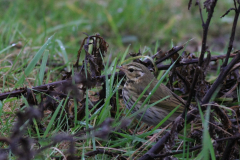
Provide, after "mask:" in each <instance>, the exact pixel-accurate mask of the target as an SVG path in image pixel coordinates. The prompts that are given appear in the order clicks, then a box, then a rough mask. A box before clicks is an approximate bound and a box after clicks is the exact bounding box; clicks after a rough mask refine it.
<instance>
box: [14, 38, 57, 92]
mask: <svg viewBox="0 0 240 160" xmlns="http://www.w3.org/2000/svg"><path fill="white" fill-rule="evenodd" d="M53 36H54V35H52V36H51V37H49V38H48V40H47V41H46V42H45V44H44V45H43V46H42V47H41V48H40V49H39V50H38V52H37V53H36V55H35V56H34V57H33V59H32V61H31V62H30V63H29V64H28V66H27V68H26V69H25V70H24V74H23V75H22V77H21V78H20V80H19V81H18V82H17V83H16V85H15V88H17V87H18V86H19V85H20V84H22V83H23V81H24V77H25V76H28V75H29V74H30V73H31V72H32V70H33V69H34V67H35V66H36V64H37V62H38V61H39V60H40V58H41V56H42V54H43V52H44V51H45V49H46V48H47V46H48V44H49V43H50V42H51V40H52V38H53Z"/></svg>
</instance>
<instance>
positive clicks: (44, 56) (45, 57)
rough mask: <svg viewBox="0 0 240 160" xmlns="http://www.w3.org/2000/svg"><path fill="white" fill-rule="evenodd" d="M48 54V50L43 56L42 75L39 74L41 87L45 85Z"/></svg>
mask: <svg viewBox="0 0 240 160" xmlns="http://www.w3.org/2000/svg"><path fill="white" fill-rule="evenodd" d="M48 54H49V51H48V50H46V51H45V53H44V54H43V59H42V64H41V66H40V73H39V85H42V83H43V78H44V72H45V68H46V64H47V60H48Z"/></svg>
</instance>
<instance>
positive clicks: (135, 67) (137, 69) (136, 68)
mask: <svg viewBox="0 0 240 160" xmlns="http://www.w3.org/2000/svg"><path fill="white" fill-rule="evenodd" d="M128 68H129V69H130V68H132V69H134V70H136V71H142V69H139V67H137V66H129V67H128Z"/></svg>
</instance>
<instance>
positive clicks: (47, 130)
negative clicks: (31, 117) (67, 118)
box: [43, 100, 63, 138]
mask: <svg viewBox="0 0 240 160" xmlns="http://www.w3.org/2000/svg"><path fill="white" fill-rule="evenodd" d="M62 103H63V100H62V101H61V102H60V103H59V105H58V107H57V109H56V110H55V112H54V113H53V116H52V118H51V120H50V122H49V123H48V126H47V128H46V131H45V132H44V134H43V138H46V137H47V134H48V133H49V131H50V129H51V128H52V126H53V124H54V121H55V119H56V117H57V115H58V112H59V110H60V108H61V107H62Z"/></svg>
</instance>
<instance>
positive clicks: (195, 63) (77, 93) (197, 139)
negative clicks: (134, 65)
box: [0, 0, 240, 160]
mask: <svg viewBox="0 0 240 160" xmlns="http://www.w3.org/2000/svg"><path fill="white" fill-rule="evenodd" d="M217 2H218V1H217V0H207V1H205V2H204V9H205V10H206V11H207V13H208V17H207V19H206V20H204V18H203V16H202V7H201V5H200V3H198V2H196V6H198V7H199V12H200V17H201V20H202V28H203V34H202V46H201V54H200V56H199V57H196V56H195V54H194V53H188V52H187V51H184V52H183V54H179V51H181V50H183V49H184V45H182V46H175V47H173V48H171V49H170V50H169V51H166V52H164V51H161V50H158V52H157V53H156V54H155V55H153V56H152V57H151V58H152V59H154V63H155V64H152V62H151V61H150V60H149V59H147V60H141V59H140V58H136V57H138V56H140V57H141V52H140V51H139V52H138V53H136V54H131V56H132V57H135V58H134V61H135V62H139V63H142V64H144V65H145V66H147V67H148V68H149V69H150V70H155V71H156V68H157V70H158V71H160V70H168V71H169V69H171V70H170V72H169V73H170V74H169V82H168V86H169V87H170V89H172V90H175V91H178V92H180V93H181V95H182V97H183V98H185V99H186V100H187V103H186V105H185V111H184V112H183V113H182V115H180V116H179V117H178V118H177V119H176V120H175V121H174V123H173V124H172V126H170V127H169V130H165V131H163V133H162V135H161V136H160V137H158V141H157V142H156V144H153V145H151V147H147V149H146V150H147V152H145V150H140V151H139V152H140V153H139V154H138V155H136V154H135V153H134V154H132V155H131V156H126V155H124V153H123V152H122V151H120V149H119V148H116V150H111V149H108V147H107V145H106V146H104V147H105V148H97V149H95V150H93V149H91V150H92V151H89V152H87V153H84V154H83V155H81V154H80V155H79V151H78V147H76V143H82V142H83V141H87V139H88V138H89V137H97V138H99V139H103V140H107V139H108V140H111V138H112V139H114V136H116V137H120V138H121V135H120V134H116V133H115V132H117V131H119V132H120V133H122V132H125V131H126V132H128V129H129V128H128V125H129V120H128V119H122V120H121V122H120V124H119V125H118V126H113V125H112V123H113V121H114V118H115V117H116V116H117V115H116V114H117V113H118V114H123V113H122V112H121V113H120V112H118V111H117V110H118V108H117V107H118V103H119V102H118V101H119V99H118V97H121V90H120V89H119V90H118V87H116V92H113V94H112V96H110V98H109V99H108V97H109V93H107V92H108V91H107V90H106V88H107V84H106V83H109V82H108V79H110V78H112V83H113V84H114V86H118V85H119V84H124V83H123V81H124V79H123V77H124V74H123V73H122V72H115V73H107V72H104V70H105V66H108V65H109V64H108V63H105V62H104V61H103V57H104V56H106V57H107V56H108V55H107V50H108V44H107V42H106V41H105V40H104V38H103V37H101V36H100V35H93V36H87V37H86V38H85V39H84V40H83V41H82V44H81V46H80V49H79V51H78V55H77V61H76V63H75V64H74V68H75V70H74V71H71V72H67V73H66V74H65V76H64V77H63V79H62V80H60V81H56V82H52V83H49V84H45V85H41V86H35V87H32V88H19V89H16V90H12V91H9V92H4V93H1V94H0V100H1V101H3V100H4V99H7V98H10V97H18V98H20V97H21V96H22V95H24V97H25V98H26V101H27V103H28V107H25V108H24V110H22V111H19V112H17V113H16V115H17V119H16V123H15V124H14V127H13V128H12V132H11V135H10V136H9V137H0V142H1V143H3V144H4V145H5V146H8V147H7V148H1V149H0V157H3V158H6V157H7V155H8V154H9V153H10V152H11V153H12V154H13V155H14V156H16V157H18V158H19V159H32V158H33V157H36V156H37V155H39V154H41V153H42V152H43V151H44V150H47V149H48V148H51V147H53V146H55V145H56V144H61V143H66V142H67V143H68V145H67V150H66V151H65V152H64V154H59V155H58V158H60V159H65V158H67V159H74V158H75V159H81V158H82V156H84V157H86V158H87V157H92V156H95V155H98V154H106V155H108V156H109V157H116V158H117V159H128V158H134V159H135V158H136V159H137V158H139V159H141V160H144V159H154V158H166V157H170V156H172V155H177V154H184V153H186V155H187V153H188V156H189V157H191V154H189V152H195V154H194V155H197V156H198V157H200V158H203V157H205V156H206V157H208V156H211V158H212V159H214V158H217V159H237V158H239V145H240V141H239V139H240V128H239V127H240V126H239V122H238V120H239V119H238V117H239V116H240V112H239V102H238V100H239V95H238V94H239V91H238V89H239V81H240V75H239V66H240V65H239V64H240V50H233V42H234V36H235V32H236V27H237V21H238V17H239V13H240V2H239V1H237V0H234V7H233V8H231V9H229V10H228V11H227V12H226V13H225V14H224V15H223V16H225V15H226V14H228V13H229V12H230V11H233V12H235V18H234V21H233V26H232V31H231V36H230V39H229V44H228V50H227V53H226V54H225V55H221V56H212V54H211V51H210V50H209V49H208V46H207V36H208V29H209V27H210V22H211V19H212V17H213V13H214V9H215V6H216V4H217ZM191 4H192V1H191V0H190V2H189V8H190V7H191ZM82 51H84V52H85V58H84V60H83V61H82V63H81V65H79V61H80V55H81V54H83V53H82ZM205 55H207V56H205ZM204 57H206V58H204ZM230 58H232V59H231V60H230ZM167 59H170V60H171V62H172V63H171V64H168V65H164V64H163V63H162V62H163V61H165V60H167ZM219 61H223V63H222V65H221V69H220V73H219V75H218V76H217V78H216V80H215V81H214V83H213V84H211V83H210V82H208V81H207V80H206V74H207V73H208V72H211V71H214V72H216V70H217V69H216V66H217V65H218V63H219ZM103 72H104V73H105V74H102V73H103ZM94 88H95V89H96V88H97V89H96V90H97V91H96V90H95V91H94V94H93V95H90V96H89V90H90V89H94ZM119 95H120V96H119ZM88 98H89V99H88ZM226 98H229V99H230V100H231V101H225V99H226ZM89 101H90V102H91V103H89ZM24 103H26V102H24ZM63 103H64V107H65V110H66V113H67V120H66V121H65V122H66V123H67V125H66V124H62V126H61V128H62V130H65V131H66V130H67V129H69V128H67V126H70V128H71V127H72V128H74V127H75V125H76V122H77V121H82V120H86V119H88V118H91V117H88V116H89V115H87V116H86V114H87V112H89V111H90V110H91V111H92V110H93V111H97V110H101V109H103V108H102V106H108V105H109V106H111V109H110V116H111V117H112V119H110V118H108V119H104V120H100V122H101V124H99V125H95V126H94V127H84V128H81V129H80V130H78V131H76V132H75V133H74V134H67V133H58V134H56V135H55V136H53V137H52V138H51V139H50V140H49V143H48V144H47V145H45V146H43V147H36V144H37V143H39V142H38V141H39V139H33V138H31V137H28V136H26V134H25V133H26V130H27V129H28V128H30V129H31V128H32V129H33V126H34V125H36V124H37V125H38V126H39V127H38V128H39V129H40V130H41V129H42V130H47V129H46V126H42V124H40V123H39V121H41V119H43V118H44V116H46V111H51V115H52V116H56V117H57V118H61V116H62V114H60V112H59V109H60V107H59V106H62V105H63ZM76 106H77V107H76ZM190 106H191V107H190ZM86 108H87V109H86ZM55 113H56V114H55ZM103 113H104V112H103ZM203 113H205V114H206V115H205V120H204V117H203ZM123 115H124V114H123ZM34 120H37V121H36V123H35V122H34ZM86 122H87V120H86ZM49 123H53V122H51V121H50V122H49ZM87 123H88V122H87ZM193 123H198V124H200V127H199V126H198V127H192V128H191V129H188V132H189V133H188V134H187V137H188V138H191V139H193V140H194V142H188V148H184V147H181V145H180V149H181V150H179V149H178V150H176V141H175V139H178V134H179V133H180V132H182V130H184V131H183V132H186V130H187V129H186V126H187V125H188V124H191V125H192V126H193ZM52 125H56V124H54V123H53V124H52ZM87 125H88V124H87ZM87 125H86V126H87ZM33 130H34V129H33ZM36 132H39V131H36ZM45 133H46V134H45ZM47 133H48V132H44V133H40V134H43V135H41V136H43V138H46V136H47ZM110 135H111V136H110ZM206 141H209V142H206ZM99 143H100V142H99ZM209 143H210V144H211V145H210V146H208V145H209ZM33 145H34V147H32V146H33ZM141 145H142V144H141ZM206 145H207V146H208V147H206ZM144 147H145V146H144ZM211 147H212V148H211ZM139 148H142V146H141V147H139ZM204 148H206V149H204ZM136 150H137V148H136ZM76 153H78V154H76ZM213 156H214V157H213ZM191 158H194V157H191Z"/></svg>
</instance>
